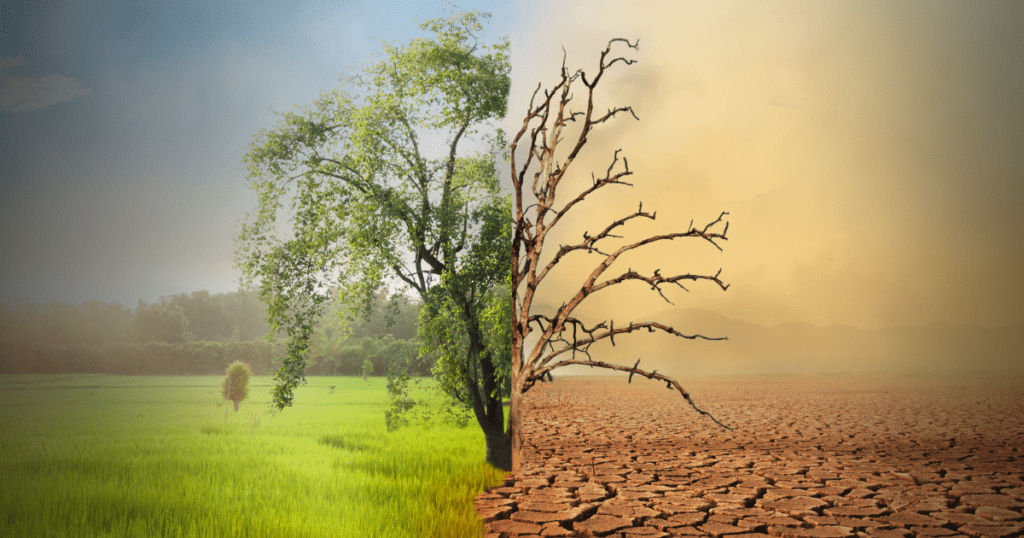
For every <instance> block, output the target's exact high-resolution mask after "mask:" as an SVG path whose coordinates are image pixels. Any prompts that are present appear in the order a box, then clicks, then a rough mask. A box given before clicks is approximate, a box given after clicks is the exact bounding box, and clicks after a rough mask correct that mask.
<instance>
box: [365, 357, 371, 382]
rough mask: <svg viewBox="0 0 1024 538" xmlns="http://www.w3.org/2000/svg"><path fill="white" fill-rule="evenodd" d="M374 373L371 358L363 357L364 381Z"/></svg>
mask: <svg viewBox="0 0 1024 538" xmlns="http://www.w3.org/2000/svg"><path fill="white" fill-rule="evenodd" d="M372 373H373V363H372V362H370V359H363V381H366V378H367V377H369V376H370V374H372Z"/></svg>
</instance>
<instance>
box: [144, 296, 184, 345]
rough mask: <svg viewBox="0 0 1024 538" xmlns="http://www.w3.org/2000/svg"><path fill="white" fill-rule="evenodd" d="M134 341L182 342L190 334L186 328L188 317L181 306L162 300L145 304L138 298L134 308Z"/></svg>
mask: <svg viewBox="0 0 1024 538" xmlns="http://www.w3.org/2000/svg"><path fill="white" fill-rule="evenodd" d="M134 318H135V327H134V334H133V336H134V341H136V342H140V343H146V342H166V343H168V344H184V343H185V342H188V341H189V340H190V339H191V337H192V334H191V332H189V330H188V318H186V317H185V313H184V312H183V311H182V310H181V306H179V305H176V304H171V303H170V302H168V301H166V300H163V301H161V302H159V303H157V304H152V305H147V304H146V303H144V302H142V299H139V307H138V308H137V309H136V310H135V316H134Z"/></svg>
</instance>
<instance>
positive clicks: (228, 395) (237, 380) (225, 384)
mask: <svg viewBox="0 0 1024 538" xmlns="http://www.w3.org/2000/svg"><path fill="white" fill-rule="evenodd" d="M250 375H251V371H250V369H249V365H248V364H246V363H244V362H242V361H235V362H233V363H231V364H230V365H228V369H227V371H226V372H225V373H224V380H223V381H221V384H220V394H221V396H223V397H224V399H225V400H231V401H232V402H233V403H234V404H235V411H238V404H239V403H240V402H241V401H242V400H244V399H245V398H246V397H247V396H249V376H250Z"/></svg>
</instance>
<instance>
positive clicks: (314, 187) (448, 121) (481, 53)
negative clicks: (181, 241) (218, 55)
mask: <svg viewBox="0 0 1024 538" xmlns="http://www.w3.org/2000/svg"><path fill="white" fill-rule="evenodd" d="M487 17H489V15H487V14H480V13H478V12H471V13H461V14H457V15H453V16H452V17H450V18H448V19H434V20H430V21H427V22H425V23H423V24H422V25H421V27H422V28H423V29H424V30H427V31H430V32H433V33H434V34H436V37H435V39H433V40H430V39H417V40H414V41H412V42H411V43H410V44H408V45H407V46H405V47H397V46H393V45H388V46H387V47H386V54H387V59H386V60H384V61H380V62H378V63H376V64H372V65H369V66H367V67H366V68H365V69H364V70H363V71H362V72H361V73H358V74H355V75H353V76H350V77H348V78H347V79H345V80H344V81H343V82H344V83H343V86H342V87H340V88H338V89H335V90H332V91H329V92H325V93H324V94H322V95H321V97H320V99H318V100H317V101H316V102H315V103H314V104H313V106H312V107H306V108H305V109H304V110H302V112H301V113H299V114H297V113H286V114H283V118H282V120H281V121H280V122H279V123H278V125H277V127H276V128H275V129H273V130H270V131H268V130H265V129H264V130H261V131H260V132H259V133H258V135H257V136H256V137H255V139H254V141H253V143H252V145H251V146H250V150H249V152H248V153H247V154H246V155H245V158H244V160H245V162H246V163H247V165H248V170H249V180H250V187H251V188H252V189H253V190H254V191H255V192H256V194H257V198H258V203H257V208H256V210H255V212H254V213H253V214H251V215H249V216H248V217H247V219H246V220H247V221H246V222H245V223H243V226H242V233H241V234H240V236H239V238H238V249H237V250H236V259H237V261H238V264H239V267H240V268H241V270H242V272H243V275H244V277H243V278H244V281H245V282H246V283H247V284H249V285H254V286H256V287H257V288H258V290H259V295H260V297H261V299H262V300H263V301H264V302H266V303H267V305H268V321H269V323H270V326H271V327H270V329H271V335H272V336H273V335H277V334H278V333H279V332H283V333H284V334H285V335H286V336H287V338H288V342H287V354H286V356H285V357H284V359H283V361H282V364H281V368H280V369H279V370H278V372H277V374H276V376H275V382H276V386H275V389H274V405H275V406H276V407H277V408H279V409H281V408H284V407H287V406H290V405H291V403H292V398H293V391H294V389H295V388H296V387H297V386H299V385H300V384H301V383H303V382H304V381H305V373H306V368H307V364H310V363H311V362H312V361H311V359H313V358H314V355H315V354H316V350H315V349H314V348H313V347H311V346H313V345H314V344H311V338H312V337H313V336H314V333H315V331H314V327H315V326H316V324H317V320H318V318H319V317H320V316H321V315H322V314H323V313H324V311H325V310H326V309H327V308H328V305H329V304H330V303H331V302H332V300H333V299H334V296H335V292H334V291H333V290H335V289H336V290H337V298H338V304H339V305H341V306H342V311H341V315H342V317H343V318H345V319H347V320H351V319H354V318H356V317H361V318H363V319H366V320H368V319H369V317H370V313H371V312H372V311H373V308H372V307H373V303H374V300H375V298H377V297H378V296H379V295H380V293H381V291H382V290H384V289H391V290H394V289H400V290H402V291H409V290H410V289H411V290H412V291H414V292H415V293H416V294H417V295H419V298H420V300H421V301H423V302H424V303H426V302H428V301H431V300H440V301H445V300H446V299H445V298H446V297H447V299H448V300H450V301H449V303H450V304H449V303H443V304H442V305H439V306H435V307H434V308H433V310H432V311H434V312H444V311H446V310H445V309H450V308H459V309H461V310H462V312H463V313H464V314H465V323H464V327H465V330H466V331H468V333H467V337H468V338H469V339H470V340H471V341H473V342H477V343H478V341H479V339H480V334H481V332H489V330H488V331H482V330H481V328H480V326H479V324H480V320H479V319H478V318H477V316H478V315H480V314H481V313H482V312H484V311H485V309H486V305H485V303H486V299H485V297H486V296H487V294H488V293H489V291H490V290H491V288H493V287H494V286H495V285H500V284H501V283H503V282H504V280H505V277H506V274H507V273H508V271H509V267H508V256H509V248H510V245H511V238H510V231H509V229H508V228H509V225H510V223H511V198H510V196H508V195H506V194H505V193H503V192H502V191H501V188H500V185H499V182H498V175H497V171H496V168H495V160H496V159H497V158H501V157H502V156H505V157H507V155H505V152H506V151H507V150H506V149H505V148H506V146H507V144H506V141H505V137H504V134H503V133H502V132H501V130H500V129H497V121H498V120H500V118H502V117H503V116H504V114H505V110H506V107H507V100H508V91H509V88H510V79H509V71H510V69H511V65H510V62H509V56H508V49H509V44H508V40H507V39H505V40H503V41H502V42H501V43H499V44H497V45H494V46H491V47H488V46H480V45H479V44H478V43H477V37H476V36H477V34H478V33H479V32H480V31H482V29H483V26H482V24H481V21H482V20H483V19H484V18H487ZM471 40H472V43H470V41H471ZM482 127H486V128H488V129H489V130H492V129H493V134H491V135H489V136H485V137H484V139H485V140H486V141H489V143H490V152H489V153H484V154H474V155H469V156H466V155H462V154H460V153H459V152H458V144H459V142H460V141H461V140H464V139H465V140H468V139H469V138H470V137H471V136H473V135H475V134H476V133H477V132H478V131H479V130H480V128H482ZM424 133H426V135H427V136H428V137H429V138H430V139H431V140H445V141H446V143H447V145H448V147H447V148H446V150H447V151H446V153H445V154H443V155H441V156H440V157H436V158H435V157H433V156H430V155H426V154H425V153H424V151H423V149H422V148H421V146H426V144H422V141H421V136H423V135H424ZM282 216H284V217H287V218H288V221H289V222H288V223H287V224H286V225H282V224H281V223H280V222H279V218H280V217H282ZM282 220H283V219H282ZM283 237H287V238H283ZM436 277H441V279H442V280H443V281H444V282H445V284H444V285H443V286H440V287H439V290H440V291H439V292H437V293H434V292H433V288H434V287H435V286H434V279H435V278H436ZM401 296H402V294H399V293H393V294H392V295H391V297H392V301H391V303H390V304H389V308H387V309H386V311H387V315H386V323H385V330H387V329H388V328H390V326H391V324H392V322H393V320H394V317H395V316H396V315H397V314H398V313H399V312H400V311H401V308H402V306H401V304H400V302H401V300H400V297H401ZM445 305H448V306H445ZM492 321H493V320H492ZM502 323H506V322H505V321H502ZM328 338H329V339H331V340H333V341H334V342H339V341H342V340H344V336H341V335H337V334H335V335H331V336H329V337H328ZM335 347H337V344H335ZM478 347H479V346H477V345H471V346H469V348H468V349H469V350H470V351H471V353H472V357H471V358H470V360H471V361H473V360H484V361H487V360H490V358H491V357H489V356H488V357H483V358H481V350H479V349H477V348H478ZM491 349H492V348H487V349H486V350H483V351H484V352H485V353H489V352H490V350H491ZM371 360H372V359H371ZM423 360H424V359H423V358H420V359H419V362H421V363H422V362H423ZM413 362H415V361H412V360H411V359H406V360H397V361H389V364H388V365H387V369H388V371H389V372H393V373H395V375H398V376H399V377H397V378H396V379H395V381H394V383H392V384H391V385H390V386H391V387H392V388H394V392H393V393H392V394H394V395H398V396H396V397H397V398H398V399H399V400H401V401H400V402H399V404H398V407H397V409H406V408H409V407H410V406H411V404H409V403H408V401H406V400H402V397H401V396H400V395H401V394H402V393H403V390H404V389H403V387H404V385H403V382H402V380H401V375H400V374H399V372H404V373H405V374H407V373H408V372H407V370H402V368H403V367H408V366H409V365H410V364H412V363H413ZM374 367H375V369H377V371H382V370H383V368H377V367H378V365H377V364H376V363H375V364H374ZM481 382H482V381H481V380H480V379H479V377H477V378H473V379H470V378H467V377H464V378H463V379H462V380H461V381H460V383H462V384H463V385H465V390H467V391H468V390H471V389H470V386H472V387H474V388H475V387H477V386H478V385H479V383H481ZM448 386H452V387H454V385H452V384H450V383H449V384H448Z"/></svg>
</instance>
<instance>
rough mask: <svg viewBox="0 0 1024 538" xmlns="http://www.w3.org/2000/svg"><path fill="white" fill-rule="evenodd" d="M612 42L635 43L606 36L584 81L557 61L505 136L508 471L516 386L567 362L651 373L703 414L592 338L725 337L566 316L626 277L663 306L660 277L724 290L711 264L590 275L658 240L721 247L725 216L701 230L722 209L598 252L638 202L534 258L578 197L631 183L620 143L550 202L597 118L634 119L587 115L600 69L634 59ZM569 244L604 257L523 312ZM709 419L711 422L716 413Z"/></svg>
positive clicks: (515, 449) (519, 441) (517, 421)
mask: <svg viewBox="0 0 1024 538" xmlns="http://www.w3.org/2000/svg"><path fill="white" fill-rule="evenodd" d="M615 42H623V43H625V44H626V45H627V46H629V47H630V48H632V49H637V50H638V45H639V42H637V43H636V44H630V43H629V41H627V40H625V39H612V40H611V41H610V42H609V43H608V47H607V48H606V49H605V50H604V52H602V53H601V59H600V63H599V67H598V72H597V75H596V76H594V77H593V79H592V80H590V81H588V80H587V76H586V74H585V73H584V72H583V71H582V70H579V71H577V72H576V73H575V74H573V75H572V76H570V75H569V72H568V70H567V69H566V67H565V61H564V59H563V62H562V72H561V81H560V82H559V83H558V84H557V85H556V86H555V87H554V88H553V89H552V90H551V91H547V90H545V91H544V101H543V102H541V103H540V104H538V105H536V106H534V100H535V99H536V97H537V92H538V91H540V85H538V86H537V90H535V91H534V94H533V98H531V100H530V106H529V109H528V111H527V115H526V119H525V120H524V121H523V127H522V129H520V130H519V132H518V134H516V136H515V138H514V139H513V141H512V150H511V159H512V182H513V185H514V188H515V198H516V221H515V222H516V224H515V235H514V238H513V246H512V274H511V291H512V301H513V304H514V309H515V310H514V314H513V327H512V337H511V352H512V371H511V385H512V386H511V408H510V412H509V426H508V428H509V437H510V440H511V443H512V448H511V451H512V468H513V469H518V467H519V464H520V461H521V456H520V454H521V451H522V445H523V438H522V429H521V428H522V411H523V408H522V396H523V394H525V393H526V391H528V390H530V387H532V386H533V385H534V383H536V382H537V381H542V380H544V378H545V376H546V377H547V379H548V380H551V371H552V370H555V369H556V368H560V367H563V366H568V365H570V364H585V365H588V366H591V367H599V368H607V369H611V370H618V371H623V372H629V382H632V381H633V375H636V374H639V375H641V376H644V377H647V378H649V379H656V380H660V381H664V382H665V383H666V384H667V386H668V388H669V389H673V388H675V389H676V390H678V391H679V393H680V394H682V396H683V397H684V398H686V400H687V401H688V402H689V403H690V405H692V406H693V407H694V409H697V411H698V412H700V413H702V414H705V415H708V413H706V412H705V411H702V410H700V409H698V408H697V406H696V405H694V403H693V400H692V399H691V397H690V394H689V393H688V392H686V390H684V389H683V387H682V386H680V385H679V383H678V382H676V381H675V380H673V379H672V378H670V377H668V376H666V375H664V374H659V373H657V371H656V370H654V371H650V372H648V371H646V370H641V369H640V368H639V365H640V360H639V359H638V360H637V361H636V363H635V364H634V365H633V366H631V367H630V366H622V365H618V364H611V363H607V362H603V361H595V360H592V359H591V357H590V354H589V352H588V348H589V347H590V345H591V344H593V343H594V342H596V341H598V340H602V339H605V338H608V339H610V340H611V342H612V345H614V344H615V336H616V335H620V334H624V333H631V332H635V331H639V330H641V329H646V330H647V331H649V332H654V331H655V330H660V331H663V332H666V333H669V334H672V335H675V336H679V337H681V338H688V339H691V340H692V339H694V338H703V339H706V340H725V339H726V338H724V337H723V338H708V337H705V336H702V335H699V334H697V335H686V334H683V333H681V332H679V331H677V330H675V329H674V328H673V327H669V326H666V325H663V324H661V323H657V322H643V323H632V322H631V323H630V324H629V325H628V326H625V327H623V326H621V325H620V326H619V328H616V327H615V321H614V320H611V321H610V322H608V323H605V322H602V323H598V324H596V325H594V326H592V327H587V326H585V325H584V324H583V323H582V322H581V321H579V320H578V319H576V318H575V317H573V316H572V313H573V311H574V310H575V309H576V307H578V306H579V305H580V303H582V302H583V301H584V300H585V299H586V298H587V297H589V296H591V295H592V294H593V293H595V292H597V291H599V290H602V289H605V288H609V287H611V286H614V285H617V284H621V283H623V282H626V281H629V280H638V281H642V282H645V283H646V284H647V285H649V286H650V287H651V289H652V290H654V291H657V292H658V294H659V295H661V297H662V298H663V299H665V301H667V302H669V303H670V304H672V303H671V301H669V300H668V298H667V297H666V296H665V294H664V293H663V292H662V289H661V287H662V285H664V284H675V285H677V286H679V287H680V288H682V289H684V290H686V288H683V286H682V284H680V281H683V280H693V281H696V280H710V281H712V282H714V283H716V284H718V285H719V286H720V287H721V288H722V290H726V289H728V287H729V286H728V285H727V284H724V283H722V281H721V280H719V278H718V275H719V274H721V269H719V271H718V273H717V274H715V275H714V276H708V275H694V274H681V275H675V276H664V275H661V274H660V269H659V270H655V271H654V274H652V275H647V276H644V275H641V274H640V273H638V272H636V271H634V270H633V269H631V268H630V269H628V270H626V271H625V272H623V273H622V274H620V275H618V276H615V277H613V278H610V279H608V280H605V281H604V282H600V283H598V282H597V280H598V278H599V277H600V276H601V275H602V274H603V273H604V272H605V271H606V270H607V269H608V268H609V267H610V266H611V265H612V264H613V263H614V262H615V261H616V259H618V257H619V256H621V255H622V254H624V253H626V252H629V251H632V250H635V249H638V248H640V247H643V246H644V245H648V244H651V243H655V242H657V241H668V240H673V239H676V238H684V237H695V238H701V239H704V240H706V241H708V242H709V243H711V244H712V245H714V246H715V247H716V248H718V249H719V250H721V247H719V246H718V244H717V243H715V240H716V239H721V240H723V241H725V240H726V236H725V234H726V232H727V231H728V229H729V224H728V222H726V223H725V229H724V230H722V232H721V233H715V232H709V230H711V229H712V228H713V227H714V226H715V225H716V224H718V223H720V222H722V217H724V216H725V215H727V213H724V212H723V213H722V214H721V215H720V216H719V217H718V219H716V220H715V221H713V222H711V223H710V224H708V225H707V226H705V227H704V228H703V229H697V228H693V227H692V225H693V223H692V222H691V223H690V226H691V227H690V229H689V230H688V231H685V232H678V233H669V234H664V235H656V236H652V237H648V238H646V239H643V240H641V241H637V242H635V243H632V244H627V245H624V246H622V247H620V248H618V249H617V250H615V251H613V252H611V253H610V254H609V253H605V252H602V251H601V250H600V249H599V247H598V242H600V241H602V240H604V239H606V238H608V237H619V236H615V235H612V232H613V231H614V230H615V229H616V228H618V227H619V226H622V225H623V224H625V223H626V222H628V221H630V220H632V219H636V218H647V219H651V220H654V219H655V214H653V213H647V212H644V210H643V204H642V203H641V204H640V208H639V209H638V210H637V211H636V212H635V213H633V214H631V215H627V216H625V217H623V218H621V219H619V220H616V221H613V222H612V223H611V224H609V225H608V226H607V227H605V228H604V230H602V231H600V232H599V233H598V234H597V235H593V236H591V235H589V233H588V232H584V233H583V240H582V241H581V242H580V243H577V244H575V245H563V246H560V248H559V249H558V250H557V251H556V252H555V253H554V256H553V258H552V259H551V261H549V262H548V263H547V264H546V265H544V266H541V263H540V256H541V253H542V252H543V249H544V242H545V239H546V238H547V235H548V233H550V231H551V230H552V229H553V228H554V227H555V226H556V225H557V224H558V223H559V222H560V221H561V220H562V219H563V218H565V217H566V215H568V214H569V212H570V211H571V210H572V209H573V208H574V207H576V206H577V205H578V204H579V203H580V202H583V201H584V199H585V198H586V197H587V196H588V195H590V194H592V193H593V192H595V191H597V190H598V189H601V188H604V187H607V186H609V185H630V186H632V185H631V184H629V183H626V182H624V181H622V178H623V177H625V176H628V175H631V174H632V172H630V171H629V163H628V162H627V161H626V159H625V157H623V158H622V169H620V170H619V171H616V172H615V173H614V174H613V173H612V172H613V170H615V169H616V165H617V164H618V162H619V151H620V150H617V151H616V152H615V155H614V157H613V159H612V162H611V165H610V166H609V167H608V172H607V174H606V175H605V177H603V178H596V177H594V175H593V174H591V178H592V185H591V186H590V187H588V188H586V189H585V190H583V192H581V193H579V195H578V196H576V198H574V199H572V200H570V201H569V202H568V203H565V205H563V206H562V207H561V208H555V207H554V204H555V195H556V191H557V189H558V186H559V182H561V180H562V179H563V178H564V177H565V173H566V171H567V170H568V168H569V166H570V165H571V164H572V162H573V161H574V160H575V159H576V158H577V156H578V155H579V153H580V150H582V149H583V146H584V145H585V144H586V142H587V140H588V136H589V135H590V133H591V131H592V130H593V129H594V128H596V127H597V125H599V124H602V123H604V122H606V121H608V120H610V119H612V118H614V117H615V116H616V115H618V114H620V113H623V112H629V113H630V114H631V115H633V117H634V119H638V118H636V114H635V113H634V112H633V109H632V108H631V107H618V108H613V109H610V110H609V111H608V112H607V113H606V114H604V115H601V116H599V117H595V116H594V114H593V112H594V90H595V88H596V87H597V84H598V83H599V82H600V80H601V77H602V76H603V75H604V73H605V70H606V69H608V68H609V67H611V66H612V65H614V64H615V63H616V62H622V63H624V64H626V65H630V64H633V63H635V60H628V59H625V58H622V57H618V58H615V59H612V60H610V61H607V62H606V57H607V56H608V54H609V53H610V52H611V49H612V44H614V43H615ZM577 81H580V82H582V83H583V85H584V86H585V87H586V92H587V105H586V112H580V111H575V112H574V111H572V110H571V109H570V110H568V111H567V110H566V107H567V105H568V104H569V102H570V101H571V100H572V96H571V94H570V93H569V90H570V87H571V86H572V85H573V84H574V83H576V82H577ZM553 100H555V102H554V105H552V101H553ZM580 116H582V125H580V132H579V135H578V136H576V138H575V144H574V145H572V146H571V149H570V151H569V154H568V155H567V156H566V157H565V160H564V162H563V163H559V162H558V161H556V160H555V151H556V149H558V146H559V144H560V143H561V142H562V140H563V138H562V134H563V133H562V131H563V129H564V128H565V127H566V124H567V123H569V122H572V123H574V124H577V122H578V121H579V120H578V118H579V117H580ZM535 120H539V125H536V126H535V127H533V128H532V129H530V125H531V123H532V122H534V121H535ZM577 125H578V124H577ZM527 131H529V137H528V138H524V137H525V136H526V135H527ZM523 141H528V142H529V144H530V145H529V148H528V150H527V157H526V160H525V162H523V164H522V166H521V167H517V163H516V149H517V147H518V145H519V144H520V142H523ZM531 166H533V168H532V169H533V170H535V171H534V172H533V184H532V190H533V195H534V197H535V198H536V203H535V204H532V205H530V206H528V207H526V208H524V205H523V204H524V202H523V182H524V181H525V180H526V174H527V172H528V171H530V170H531ZM530 209H532V210H533V211H534V213H533V218H532V219H531V218H529V217H528V216H527V213H528V211H529V210H530ZM577 218H578V216H577ZM577 251H581V252H586V253H597V254H599V255H600V256H603V259H602V260H601V261H600V263H598V264H597V266H596V267H595V268H594V270H593V272H591V273H590V275H588V276H587V278H586V279H585V280H584V282H583V283H582V285H581V286H580V288H579V289H578V290H577V291H576V292H575V293H574V294H573V295H572V296H571V297H570V298H569V300H568V302H566V303H563V304H562V306H561V307H559V308H558V310H557V311H556V312H555V313H554V314H553V315H552V316H545V315H538V314H531V312H530V308H531V305H532V304H533V299H534V294H535V293H536V290H537V287H538V286H539V285H540V283H541V282H542V281H543V280H544V278H545V277H546V276H547V275H548V274H549V272H550V271H551V270H552V269H553V268H554V267H555V266H557V265H558V264H559V263H560V262H561V261H562V260H563V259H564V258H565V256H566V255H568V254H570V253H573V252H577ZM534 326H535V327H536V330H537V331H539V332H540V336H539V338H538V340H537V342H536V344H534V345H533V346H532V347H531V348H530V349H528V350H527V349H526V348H525V341H524V340H525V338H526V336H527V335H529V334H530V333H531V332H533V330H534V328H533V327H534ZM569 332H571V334H572V336H571V338H569V337H568V334H567V333H569ZM545 348H548V352H547V354H545ZM577 353H580V354H582V355H585V356H586V359H583V358H577ZM566 354H570V357H571V358H566V357H565V355H566ZM708 416H710V415H708ZM711 418H712V419H713V420H715V419H714V417H711ZM715 422H716V423H718V424H719V425H721V423H720V422H718V420H715Z"/></svg>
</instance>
